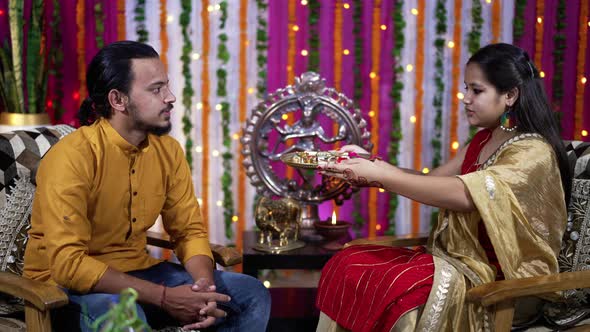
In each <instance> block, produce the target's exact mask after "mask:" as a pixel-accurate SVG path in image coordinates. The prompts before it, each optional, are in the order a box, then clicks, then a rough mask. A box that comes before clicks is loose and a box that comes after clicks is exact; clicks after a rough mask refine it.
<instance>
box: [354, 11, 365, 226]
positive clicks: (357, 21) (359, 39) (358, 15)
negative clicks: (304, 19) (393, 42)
mask: <svg viewBox="0 0 590 332" xmlns="http://www.w3.org/2000/svg"><path fill="white" fill-rule="evenodd" d="M353 9H354V12H353V14H352V21H353V28H352V34H353V35H354V68H353V75H354V96H353V98H354V102H355V103H356V104H357V105H358V104H359V103H360V100H361V99H362V98H363V83H362V82H363V80H362V73H361V64H362V63H363V35H362V29H361V28H362V24H363V23H362V15H363V2H362V1H361V0H353ZM352 202H353V205H354V209H353V212H352V218H353V220H354V225H353V229H354V232H355V234H356V236H357V237H359V236H361V229H362V226H363V225H364V224H365V218H363V216H362V215H361V213H360V211H361V210H362V209H361V193H360V192H358V191H357V192H356V193H354V194H353V196H352Z"/></svg>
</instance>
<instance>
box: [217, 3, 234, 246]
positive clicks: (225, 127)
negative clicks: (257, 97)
mask: <svg viewBox="0 0 590 332" xmlns="http://www.w3.org/2000/svg"><path fill="white" fill-rule="evenodd" d="M219 9H220V11H221V16H220V18H219V30H220V31H221V32H220V33H219V36H218V38H219V45H218V46H217V59H219V60H220V61H221V63H222V64H221V67H219V69H217V96H218V97H219V98H218V99H219V101H220V104H221V128H222V132H223V136H222V137H223V147H224V148H225V151H224V152H223V153H222V155H221V156H222V158H223V162H222V164H223V175H222V176H221V188H222V191H223V220H224V224H225V237H226V238H227V239H229V240H231V239H233V237H234V235H233V222H232V218H233V216H234V213H235V211H234V199H233V192H232V160H233V154H232V152H231V151H232V140H231V133H230V132H229V128H230V123H231V114H230V110H229V103H228V102H227V70H225V66H226V65H227V63H228V62H229V57H230V54H229V51H228V49H227V34H226V33H225V31H224V29H225V23H226V21H227V1H226V0H223V1H221V2H220V3H219Z"/></svg>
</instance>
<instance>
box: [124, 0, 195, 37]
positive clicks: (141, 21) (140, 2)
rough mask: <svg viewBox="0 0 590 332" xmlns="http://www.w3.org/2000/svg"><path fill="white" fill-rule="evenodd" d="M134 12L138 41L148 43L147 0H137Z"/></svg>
mask: <svg viewBox="0 0 590 332" xmlns="http://www.w3.org/2000/svg"><path fill="white" fill-rule="evenodd" d="M183 4H184V1H183ZM133 13H134V14H135V16H134V17H133V20H134V21H135V23H137V25H136V26H135V32H136V33H137V41H138V42H140V43H146V42H147V41H148V32H147V30H146V27H145V0H137V2H136V3H135V10H134V11H133Z"/></svg>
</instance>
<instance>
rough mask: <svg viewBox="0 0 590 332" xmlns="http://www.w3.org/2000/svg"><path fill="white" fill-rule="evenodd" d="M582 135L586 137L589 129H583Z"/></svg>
mask: <svg viewBox="0 0 590 332" xmlns="http://www.w3.org/2000/svg"><path fill="white" fill-rule="evenodd" d="M582 136H584V137H586V136H588V131H587V130H585V129H584V130H582Z"/></svg>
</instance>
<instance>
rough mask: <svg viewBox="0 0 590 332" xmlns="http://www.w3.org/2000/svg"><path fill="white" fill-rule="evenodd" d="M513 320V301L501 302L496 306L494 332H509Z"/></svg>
mask: <svg viewBox="0 0 590 332" xmlns="http://www.w3.org/2000/svg"><path fill="white" fill-rule="evenodd" d="M513 318H514V301H510V300H508V301H503V302H500V303H498V304H496V318H495V321H494V325H495V326H494V327H495V331H496V332H509V331H510V329H511V328H512V319H513Z"/></svg>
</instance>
